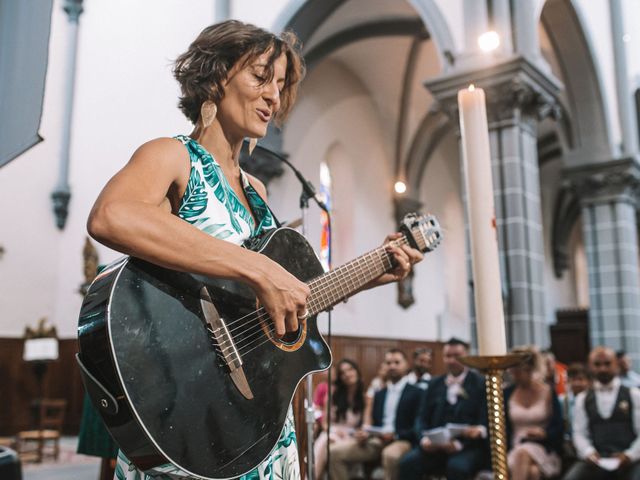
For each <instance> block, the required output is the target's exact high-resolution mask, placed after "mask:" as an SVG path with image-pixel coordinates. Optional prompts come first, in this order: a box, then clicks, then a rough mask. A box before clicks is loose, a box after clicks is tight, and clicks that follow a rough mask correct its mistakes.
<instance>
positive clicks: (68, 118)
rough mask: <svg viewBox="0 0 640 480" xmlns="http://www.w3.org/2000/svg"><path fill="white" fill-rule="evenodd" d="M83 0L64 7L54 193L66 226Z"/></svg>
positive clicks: (61, 223) (73, 0) (55, 208)
mask: <svg viewBox="0 0 640 480" xmlns="http://www.w3.org/2000/svg"><path fill="white" fill-rule="evenodd" d="M82 2H83V0H65V2H64V6H63V9H64V11H65V12H66V13H67V15H68V17H69V25H68V29H67V35H68V43H67V49H68V50H67V53H66V58H65V61H66V68H65V81H64V99H65V101H64V107H63V118H62V141H61V144H60V169H59V173H58V183H57V184H56V187H55V190H54V191H53V193H52V194H51V200H52V201H53V212H54V214H55V216H56V225H57V226H58V228H59V229H60V230H62V229H64V226H65V224H66V223H67V216H68V215H69V201H70V200H71V187H70V186H69V163H70V157H71V125H72V120H73V100H74V95H75V83H76V60H77V54H78V29H79V23H80V14H82V12H83V7H82Z"/></svg>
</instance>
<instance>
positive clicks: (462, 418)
mask: <svg viewBox="0 0 640 480" xmlns="http://www.w3.org/2000/svg"><path fill="white" fill-rule="evenodd" d="M467 350H468V345H467V344H466V343H465V342H463V341H462V340H458V339H456V338H452V339H451V340H449V341H448V342H447V343H446V344H445V345H444V349H443V357H444V364H445V367H446V369H447V372H448V373H447V374H446V375H442V376H440V377H436V378H434V379H433V380H431V382H430V383H429V388H428V389H427V391H426V394H425V396H424V398H423V401H422V405H421V407H420V413H419V416H418V421H417V430H418V434H419V435H421V434H422V432H424V431H425V430H430V429H433V428H436V427H443V426H445V425H446V424H447V423H457V424H465V425H468V426H467V428H466V429H465V430H464V432H463V433H462V434H461V435H460V437H459V438H456V439H454V440H452V441H449V442H448V443H442V444H434V443H432V441H431V440H430V439H429V438H428V437H427V436H423V437H422V438H421V440H420V443H419V446H418V447H416V448H414V449H413V450H412V451H411V452H410V453H408V454H407V455H406V456H405V457H404V458H403V459H402V460H401V462H400V478H402V480H412V479H415V480H420V479H422V478H423V476H424V475H425V474H427V475H437V474H441V473H444V474H445V475H446V477H447V479H449V480H463V479H469V478H473V477H474V476H475V474H476V473H477V472H478V471H479V470H481V469H482V468H484V467H486V466H488V463H489V462H488V458H489V450H488V444H487V441H486V437H487V428H486V424H487V403H486V396H485V384H484V379H483V378H482V376H481V375H479V374H478V373H476V372H474V371H472V370H469V369H467V368H466V367H465V366H464V365H462V364H461V363H460V362H459V361H458V359H459V358H460V357H462V356H464V355H466V354H467Z"/></svg>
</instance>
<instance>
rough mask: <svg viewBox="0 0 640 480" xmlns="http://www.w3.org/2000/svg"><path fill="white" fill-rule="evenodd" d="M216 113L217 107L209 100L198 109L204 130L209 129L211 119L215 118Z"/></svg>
mask: <svg viewBox="0 0 640 480" xmlns="http://www.w3.org/2000/svg"><path fill="white" fill-rule="evenodd" d="M217 113H218V106H217V105H216V104H215V103H213V102H212V101H211V100H207V101H206V102H204V103H203V104H202V106H201V107H200V118H201V119H202V126H203V127H204V128H207V127H210V126H211V124H212V123H213V119H214V118H216V114H217Z"/></svg>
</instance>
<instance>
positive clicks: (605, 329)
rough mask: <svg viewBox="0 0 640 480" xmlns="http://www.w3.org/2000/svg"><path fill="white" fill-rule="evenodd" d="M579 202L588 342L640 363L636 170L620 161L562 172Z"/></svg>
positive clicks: (629, 161) (639, 182)
mask: <svg viewBox="0 0 640 480" xmlns="http://www.w3.org/2000/svg"><path fill="white" fill-rule="evenodd" d="M566 174H567V177H568V178H569V181H570V184H571V186H572V187H573V189H574V191H575V192H576V194H577V195H578V197H579V198H580V203H581V208H582V224H583V234H584V242H585V250H586V254H587V265H588V268H589V304H590V305H589V331H590V337H591V343H592V345H593V346H595V345H607V346H609V347H611V348H613V349H616V350H617V349H625V350H627V351H628V352H629V354H630V355H631V357H632V358H633V359H634V363H635V365H636V366H637V365H638V364H639V363H640V281H639V276H640V271H639V268H638V225H637V220H636V208H637V193H638V188H639V187H640V167H639V164H638V161H637V159H635V158H624V159H619V160H615V161H612V162H608V163H603V164H600V165H590V166H584V167H579V168H574V169H571V170H568V171H567V172H566Z"/></svg>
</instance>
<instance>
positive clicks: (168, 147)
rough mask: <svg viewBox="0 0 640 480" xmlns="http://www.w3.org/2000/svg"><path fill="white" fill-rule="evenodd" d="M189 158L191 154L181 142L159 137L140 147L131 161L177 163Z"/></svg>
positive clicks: (175, 139)
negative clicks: (153, 160)
mask: <svg viewBox="0 0 640 480" xmlns="http://www.w3.org/2000/svg"><path fill="white" fill-rule="evenodd" d="M188 157H189V152H188V151H187V149H186V148H185V146H184V145H183V143H182V142H181V141H180V140H178V139H177V138H171V137H159V138H154V139H153V140H149V141H148V142H146V143H143V144H142V145H140V146H139V147H138V148H137V150H136V151H135V152H134V153H133V156H132V158H131V159H132V160H137V159H143V160H144V159H156V160H161V161H162V160H168V161H176V160H180V159H184V158H188Z"/></svg>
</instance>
